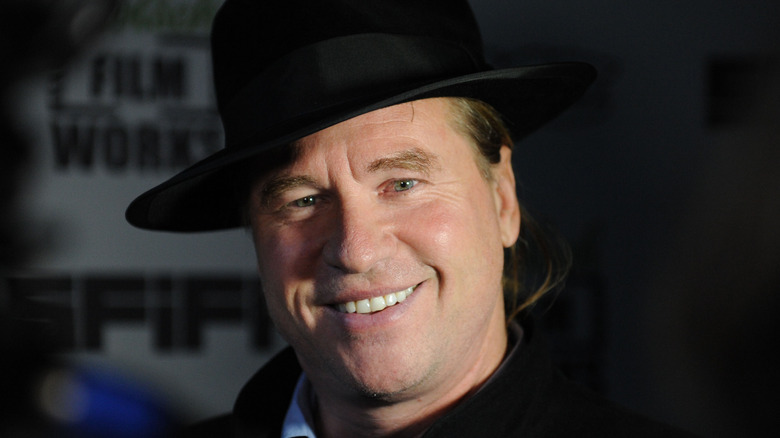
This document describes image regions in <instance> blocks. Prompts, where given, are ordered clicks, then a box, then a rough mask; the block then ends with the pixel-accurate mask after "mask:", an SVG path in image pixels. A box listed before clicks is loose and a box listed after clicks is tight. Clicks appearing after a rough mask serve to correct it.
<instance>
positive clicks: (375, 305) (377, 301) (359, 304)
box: [336, 285, 417, 313]
mask: <svg viewBox="0 0 780 438" xmlns="http://www.w3.org/2000/svg"><path fill="white" fill-rule="evenodd" d="M416 288H417V285H415V286H410V287H409V288H407V289H404V290H400V291H398V292H393V293H389V294H387V295H381V296H377V297H372V298H366V299H363V300H358V301H348V302H346V303H339V304H337V305H336V309H338V311H339V312H341V313H374V312H379V311H380V310H384V309H385V308H387V307H390V306H395V305H396V304H398V303H400V302H403V301H404V300H405V299H406V298H407V297H408V296H409V295H411V294H412V292H414V290H415V289H416Z"/></svg>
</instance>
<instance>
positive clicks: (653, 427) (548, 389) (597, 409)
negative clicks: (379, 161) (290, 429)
mask: <svg viewBox="0 0 780 438" xmlns="http://www.w3.org/2000/svg"><path fill="white" fill-rule="evenodd" d="M519 348H520V349H519V350H518V351H516V352H515V353H514V354H512V355H510V356H509V357H508V359H507V362H505V363H504V364H503V365H502V367H501V368H500V370H499V372H498V373H497V374H496V375H494V376H493V377H492V378H491V379H490V380H489V381H488V382H487V384H486V385H485V386H484V387H482V388H481V389H480V390H479V391H478V392H477V393H476V394H474V395H473V396H471V397H470V398H468V399H466V400H464V401H463V402H462V403H460V404H459V405H457V406H456V407H454V408H453V409H452V410H451V411H449V412H448V413H447V414H445V415H444V416H442V417H441V418H439V419H438V420H436V422H435V423H434V424H433V425H432V426H431V427H430V429H428V431H427V432H426V433H425V435H424V436H425V437H426V438H432V437H447V438H452V437H480V438H488V437H524V438H525V437H593V438H609V437H621V438H622V437H631V438H650V437H666V438H669V437H671V438H676V437H680V438H682V437H689V436H690V435H688V434H686V433H684V432H682V431H679V430H676V429H673V428H671V427H669V426H666V425H664V424H662V423H658V422H655V421H653V420H650V419H648V418H645V417H642V416H640V415H637V414H635V413H632V412H629V411H627V410H625V409H623V408H621V407H620V406H618V405H616V404H614V403H612V402H610V401H608V400H607V399H605V398H603V397H601V396H599V395H597V394H595V393H594V392H592V391H590V390H588V389H586V388H584V387H582V386H580V385H578V384H576V383H574V382H572V381H570V380H568V379H566V378H565V377H564V376H563V375H562V374H561V373H560V372H558V371H557V370H556V369H555V367H554V366H553V364H552V363H551V361H550V359H549V356H548V354H547V351H546V347H545V346H544V345H543V340H542V339H540V336H537V335H535V334H534V333H533V330H532V327H525V333H524V336H523V340H522V343H521V345H520V347H519ZM300 374H301V368H300V365H298V362H297V360H296V357H295V354H294V353H293V351H292V349H290V348H287V349H285V350H283V351H282V352H281V353H279V354H278V355H277V356H276V357H274V358H273V359H272V360H271V361H270V362H269V363H268V364H267V365H266V366H264V367H263V368H262V369H261V370H260V371H259V372H258V373H257V374H255V376H254V377H252V379H251V380H250V381H249V382H248V383H247V384H246V386H244V388H243V389H242V390H241V393H240V394H239V397H238V400H237V401H236V404H235V407H234V410H233V412H232V413H230V414H226V415H223V416H220V417H217V418H214V419H211V420H207V421H205V422H202V423H199V424H197V425H195V426H193V427H191V428H190V429H188V430H187V431H186V432H185V433H184V435H183V436H184V437H186V438H207V437H208V438H210V437H215V438H216V437H219V438H223V437H225V438H226V437H233V438H250V437H251V438H263V437H274V438H278V437H279V436H280V434H281V429H282V422H283V421H284V417H285V414H286V412H287V408H288V406H289V404H290V401H291V400H292V394H293V391H294V390H295V386H296V383H297V380H298V377H299V376H300Z"/></svg>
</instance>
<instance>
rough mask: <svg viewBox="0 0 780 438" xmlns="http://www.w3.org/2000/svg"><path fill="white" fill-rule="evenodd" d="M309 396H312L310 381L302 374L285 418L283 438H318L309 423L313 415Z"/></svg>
mask: <svg viewBox="0 0 780 438" xmlns="http://www.w3.org/2000/svg"><path fill="white" fill-rule="evenodd" d="M308 394H311V390H310V384H309V379H307V378H306V373H301V376H300V377H298V384H297V385H295V391H293V398H292V400H291V401H290V406H289V407H288V408H287V415H285V417H284V423H283V424H282V438H299V437H305V438H317V436H316V435H315V434H314V429H313V428H312V427H311V423H310V421H309V420H310V419H311V418H312V415H311V403H310V397H309V396H308Z"/></svg>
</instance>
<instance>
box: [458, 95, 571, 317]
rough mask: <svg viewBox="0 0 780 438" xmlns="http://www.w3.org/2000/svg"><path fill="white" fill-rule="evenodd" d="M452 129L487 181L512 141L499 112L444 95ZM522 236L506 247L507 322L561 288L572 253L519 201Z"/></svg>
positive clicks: (505, 305) (478, 101) (468, 100)
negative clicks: (469, 143) (470, 148)
mask: <svg viewBox="0 0 780 438" xmlns="http://www.w3.org/2000/svg"><path fill="white" fill-rule="evenodd" d="M447 100H448V101H449V103H450V108H451V111H452V116H453V118H452V123H453V126H454V128H455V129H456V130H458V131H459V132H460V133H462V134H463V135H465V136H467V137H468V138H470V139H471V140H473V144H474V146H475V152H476V153H475V159H476V160H477V165H478V166H479V168H480V170H481V172H482V174H483V176H484V177H485V179H487V180H490V179H491V178H492V171H491V166H492V165H493V164H496V163H498V162H499V161H500V160H501V155H500V151H501V147H502V146H507V147H509V148H512V147H513V145H514V143H513V141H512V137H511V135H510V133H509V129H508V128H507V126H506V124H505V123H504V121H503V120H502V118H501V115H500V114H499V113H498V111H496V110H495V109H494V108H493V107H492V106H490V105H489V104H487V103H485V102H482V101H480V100H476V99H470V98H463V97H451V98H447ZM520 211H521V216H522V226H521V228H520V238H519V239H518V241H517V242H516V243H515V245H513V246H512V247H510V248H506V249H505V251H504V276H503V285H504V308H505V312H506V317H507V323H508V322H509V321H511V320H512V319H513V318H515V317H516V316H518V315H519V314H521V313H523V312H525V311H527V310H530V308H531V307H532V306H533V305H534V304H535V303H537V302H538V301H539V299H541V298H542V297H543V296H545V295H546V294H547V293H549V292H551V291H555V290H558V289H560V288H561V287H562V286H563V284H564V282H565V280H566V276H567V274H568V272H569V269H570V267H571V251H570V249H569V247H568V245H567V244H566V243H565V242H564V241H563V239H561V238H560V237H559V236H558V235H557V234H556V233H553V232H552V231H551V230H545V229H543V227H542V226H541V225H540V224H539V223H537V222H536V221H535V220H534V219H533V218H532V217H531V215H530V214H529V213H528V211H527V210H526V208H525V207H523V205H522V204H521V205H520Z"/></svg>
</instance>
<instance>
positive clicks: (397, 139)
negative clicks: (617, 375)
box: [250, 99, 520, 400]
mask: <svg viewBox="0 0 780 438" xmlns="http://www.w3.org/2000/svg"><path fill="white" fill-rule="evenodd" d="M450 119H451V116H450V108H449V106H448V103H447V101H446V100H444V99H430V100H422V101H415V102H413V103H411V104H401V105H397V106H393V107H389V108H385V109H381V110H377V111H374V112H371V113H368V114H365V115H362V116H359V117H356V118H354V119H351V120H348V121H346V122H343V123H340V124H338V125H335V126H333V127H331V128H328V129H325V130H323V131H320V132H317V133H315V134H313V135H310V136H308V137H305V138H304V139H302V140H301V141H299V142H298V144H297V148H296V153H295V154H294V158H293V159H292V160H291V162H289V163H286V164H284V165H282V166H281V167H279V168H278V169H276V170H275V171H272V172H270V173H269V174H266V175H263V176H262V177H261V178H260V179H259V180H258V182H257V183H256V184H255V185H254V187H253V189H252V193H251V195H250V196H251V199H250V212H251V223H252V229H253V236H254V237H253V238H254V243H255V248H256V252H257V259H258V267H259V273H260V278H261V280H262V284H263V291H264V294H265V298H266V301H267V305H268V309H269V313H270V315H271V318H272V319H273V321H274V323H275V324H276V326H277V328H278V329H279V331H280V332H281V333H282V335H283V336H284V338H285V339H286V340H287V341H288V342H289V343H290V344H291V345H292V346H293V347H294V349H295V351H296V353H297V355H298V357H299V360H300V362H301V365H302V366H303V368H304V370H305V371H306V373H307V375H308V376H309V378H310V379H311V381H312V382H313V384H314V386H315V389H316V390H318V393H320V395H322V394H321V393H322V392H326V393H327V394H330V395H334V396H346V397H352V398H354V397H355V396H356V395H357V396H370V397H373V398H380V399H382V400H400V399H403V398H408V397H419V396H420V395H421V394H425V393H428V394H431V393H432V391H433V392H436V391H439V392H440V393H443V392H447V391H455V390H457V389H456V388H457V387H458V386H462V385H464V382H469V381H471V380H478V379H482V378H484V377H486V376H487V375H489V374H490V373H491V372H492V371H493V370H494V369H495V366H497V364H498V363H499V362H500V360H501V357H502V356H503V354H504V350H505V347H506V333H505V321H504V308H503V299H502V286H501V276H502V267H503V248H504V247H505V246H510V245H512V244H513V243H514V241H515V240H516V238H517V234H518V230H519V220H520V218H519V209H518V207H517V199H516V195H515V186H514V179H513V178H514V177H513V175H512V170H511V164H510V155H509V149H508V148H504V150H503V151H502V152H503V153H502V157H503V160H502V162H501V163H499V164H497V165H494V166H493V174H494V178H492V180H491V181H488V180H486V179H485V178H484V177H483V176H482V174H481V172H480V170H479V168H478V166H477V164H476V161H475V155H474V154H475V152H474V149H473V146H472V145H471V144H470V140H468V139H467V138H466V137H465V136H463V135H461V134H460V133H458V132H457V131H455V130H454V129H453V128H452V127H451V122H450ZM383 306H384V309H382V307H383ZM380 309H381V310H380ZM364 312H367V313H364ZM466 384H467V383H466ZM442 391H443V392H442Z"/></svg>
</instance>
